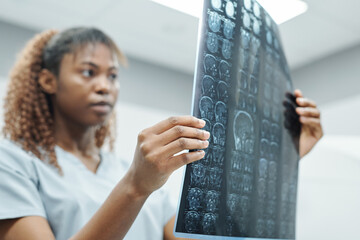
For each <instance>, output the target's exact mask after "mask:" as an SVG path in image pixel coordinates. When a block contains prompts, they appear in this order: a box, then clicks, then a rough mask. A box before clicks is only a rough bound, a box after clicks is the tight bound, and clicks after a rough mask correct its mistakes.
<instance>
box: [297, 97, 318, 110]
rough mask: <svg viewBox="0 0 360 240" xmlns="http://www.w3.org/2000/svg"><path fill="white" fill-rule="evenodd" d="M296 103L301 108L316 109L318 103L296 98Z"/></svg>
mask: <svg viewBox="0 0 360 240" xmlns="http://www.w3.org/2000/svg"><path fill="white" fill-rule="evenodd" d="M296 103H297V104H298V105H299V106H300V107H314V108H316V103H315V102H314V101H313V100H311V99H307V98H303V97H299V98H296Z"/></svg>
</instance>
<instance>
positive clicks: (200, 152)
mask: <svg viewBox="0 0 360 240" xmlns="http://www.w3.org/2000/svg"><path fill="white" fill-rule="evenodd" d="M197 153H198V154H199V155H205V151H204V150H199V151H198V152H197Z"/></svg>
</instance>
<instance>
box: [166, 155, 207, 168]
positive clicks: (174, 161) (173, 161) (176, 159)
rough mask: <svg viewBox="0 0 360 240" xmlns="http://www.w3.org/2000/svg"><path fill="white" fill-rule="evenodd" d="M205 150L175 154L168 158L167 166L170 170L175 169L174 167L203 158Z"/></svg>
mask: <svg viewBox="0 0 360 240" xmlns="http://www.w3.org/2000/svg"><path fill="white" fill-rule="evenodd" d="M204 156H205V152H204V151H203V150H199V151H195V152H188V153H182V154H179V155H176V156H173V157H171V158H170V159H169V167H170V169H171V170H172V171H175V170H176V169H178V168H180V167H182V166H184V165H186V164H189V163H192V162H195V161H198V160H200V159H202V158H204Z"/></svg>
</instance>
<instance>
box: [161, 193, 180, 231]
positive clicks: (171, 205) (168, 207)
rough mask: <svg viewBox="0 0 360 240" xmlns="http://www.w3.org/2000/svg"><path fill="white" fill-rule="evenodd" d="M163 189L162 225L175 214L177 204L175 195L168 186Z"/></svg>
mask: <svg viewBox="0 0 360 240" xmlns="http://www.w3.org/2000/svg"><path fill="white" fill-rule="evenodd" d="M163 190H164V199H163V206H164V215H163V216H164V219H163V225H164V226H165V225H166V224H167V223H168V222H169V221H170V219H171V218H172V217H173V216H174V215H175V214H176V206H177V196H176V194H174V193H173V192H172V191H170V190H169V189H168V188H165V189H163Z"/></svg>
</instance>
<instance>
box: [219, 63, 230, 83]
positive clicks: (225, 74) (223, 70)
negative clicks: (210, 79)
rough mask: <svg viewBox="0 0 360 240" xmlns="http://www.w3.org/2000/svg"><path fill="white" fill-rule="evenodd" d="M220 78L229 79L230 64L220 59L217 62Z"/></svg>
mask: <svg viewBox="0 0 360 240" xmlns="http://www.w3.org/2000/svg"><path fill="white" fill-rule="evenodd" d="M219 74H220V79H222V80H225V81H229V79H230V65H229V63H228V62H226V61H224V60H221V62H220V64H219Z"/></svg>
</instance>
